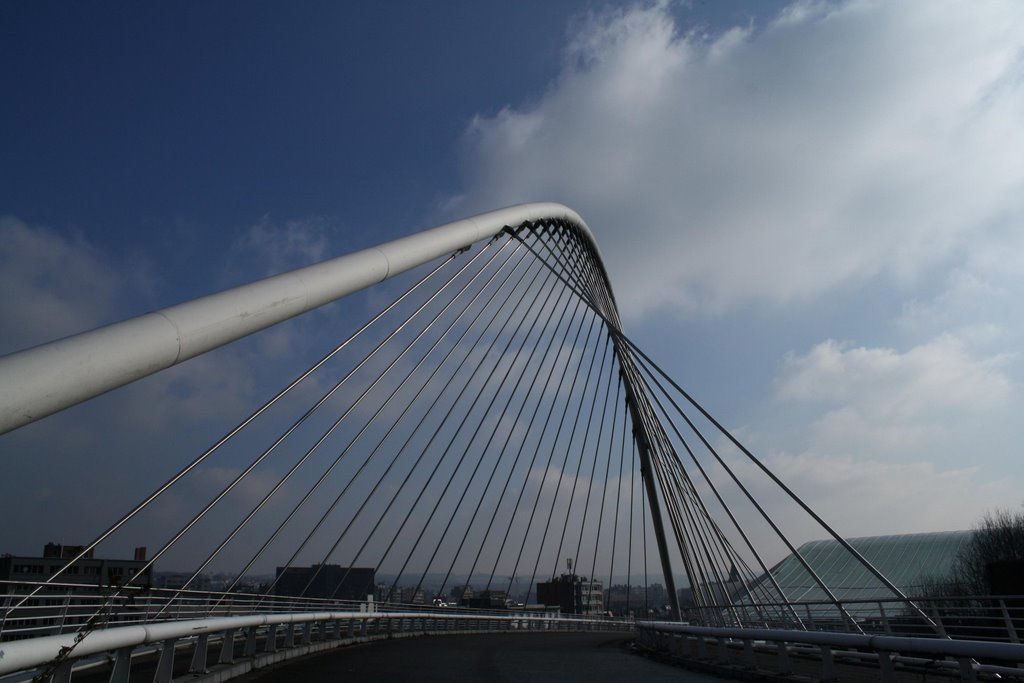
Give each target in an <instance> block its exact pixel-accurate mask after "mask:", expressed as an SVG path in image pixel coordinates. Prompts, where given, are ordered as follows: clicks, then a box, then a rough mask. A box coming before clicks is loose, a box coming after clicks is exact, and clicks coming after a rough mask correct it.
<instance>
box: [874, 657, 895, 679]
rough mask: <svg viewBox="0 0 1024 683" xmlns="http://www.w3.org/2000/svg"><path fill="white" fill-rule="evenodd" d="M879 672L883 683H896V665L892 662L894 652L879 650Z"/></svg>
mask: <svg viewBox="0 0 1024 683" xmlns="http://www.w3.org/2000/svg"><path fill="white" fill-rule="evenodd" d="M878 673H879V677H880V679H881V681H882V683H896V667H895V666H894V665H893V663H892V653H891V652H882V651H881V650H879V651H878Z"/></svg>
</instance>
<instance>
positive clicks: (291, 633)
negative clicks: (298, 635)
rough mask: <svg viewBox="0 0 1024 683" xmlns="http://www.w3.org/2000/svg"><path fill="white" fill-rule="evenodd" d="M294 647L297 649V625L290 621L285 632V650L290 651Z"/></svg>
mask: <svg viewBox="0 0 1024 683" xmlns="http://www.w3.org/2000/svg"><path fill="white" fill-rule="evenodd" d="M293 647H295V623H294V622H291V621H290V622H288V627H287V629H286V630H285V632H284V649H286V650H290V649H292V648H293Z"/></svg>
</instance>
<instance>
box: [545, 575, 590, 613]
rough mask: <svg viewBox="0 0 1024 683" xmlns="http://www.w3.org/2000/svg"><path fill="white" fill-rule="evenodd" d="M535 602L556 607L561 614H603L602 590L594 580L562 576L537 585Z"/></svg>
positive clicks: (575, 576)
mask: <svg viewBox="0 0 1024 683" xmlns="http://www.w3.org/2000/svg"><path fill="white" fill-rule="evenodd" d="M537 602H540V603H542V604H544V605H548V606H551V605H558V606H559V607H560V608H561V610H562V613H563V614H600V613H602V612H604V589H603V586H602V584H601V582H600V581H598V580H596V579H587V578H586V577H580V576H577V575H575V574H562V575H561V576H559V577H557V578H554V579H552V580H551V581H542V582H539V583H538V584H537Z"/></svg>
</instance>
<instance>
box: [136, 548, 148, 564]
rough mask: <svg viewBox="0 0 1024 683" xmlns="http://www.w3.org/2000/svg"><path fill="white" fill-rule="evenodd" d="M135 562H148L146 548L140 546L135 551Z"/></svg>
mask: <svg viewBox="0 0 1024 683" xmlns="http://www.w3.org/2000/svg"><path fill="white" fill-rule="evenodd" d="M135 561H136V562H145V561H146V546H144V545H140V546H139V547H138V548H136V549H135Z"/></svg>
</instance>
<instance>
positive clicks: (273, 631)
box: [263, 624, 278, 652]
mask: <svg viewBox="0 0 1024 683" xmlns="http://www.w3.org/2000/svg"><path fill="white" fill-rule="evenodd" d="M277 626H278V625H277V624H270V625H269V626H268V627H267V642H265V643H264V644H263V651H264V652H277Z"/></svg>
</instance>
